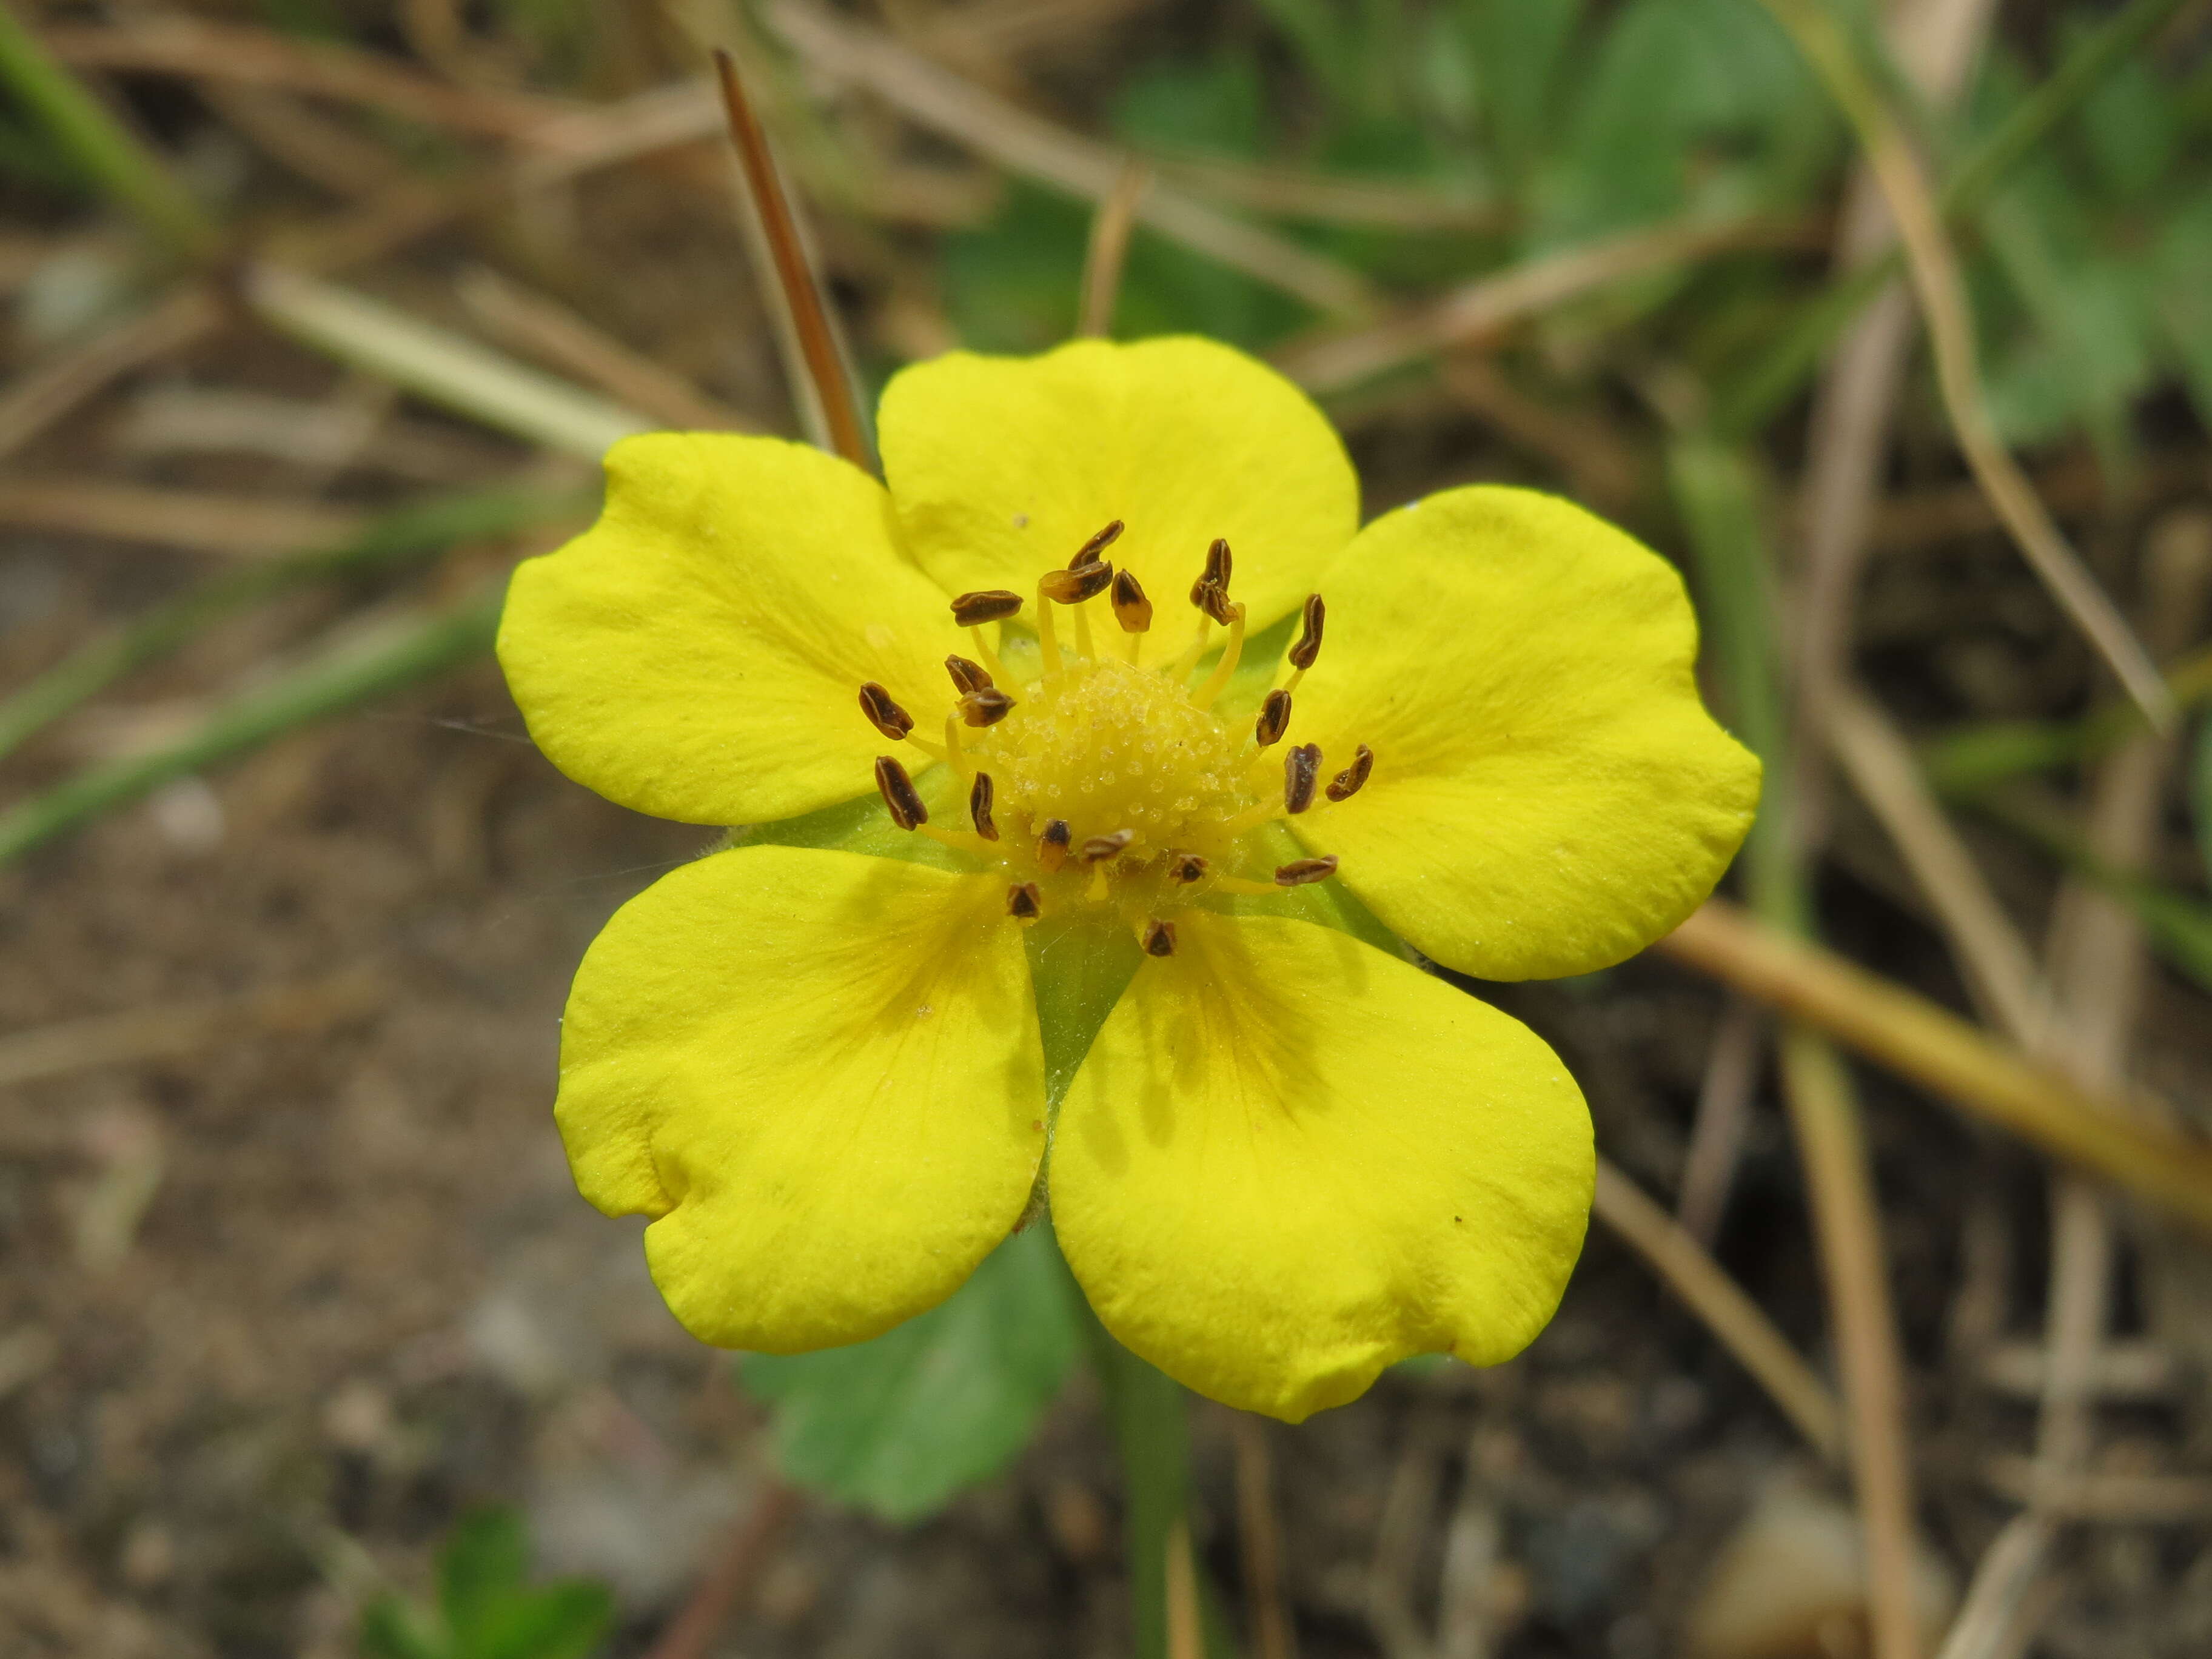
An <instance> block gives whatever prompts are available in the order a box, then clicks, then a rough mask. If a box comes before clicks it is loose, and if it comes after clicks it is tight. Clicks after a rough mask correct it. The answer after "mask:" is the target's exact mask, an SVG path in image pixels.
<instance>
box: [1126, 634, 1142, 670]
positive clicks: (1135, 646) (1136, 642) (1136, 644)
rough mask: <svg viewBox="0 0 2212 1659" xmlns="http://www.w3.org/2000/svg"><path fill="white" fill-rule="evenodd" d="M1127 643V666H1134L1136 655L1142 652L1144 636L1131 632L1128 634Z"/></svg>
mask: <svg viewBox="0 0 2212 1659" xmlns="http://www.w3.org/2000/svg"><path fill="white" fill-rule="evenodd" d="M1127 643H1128V647H1129V666H1130V667H1132V668H1134V667H1135V666H1136V665H1137V659H1138V657H1139V656H1140V655H1141V654H1142V653H1143V652H1144V649H1145V636H1144V635H1142V634H1132V635H1129V636H1128V641H1127Z"/></svg>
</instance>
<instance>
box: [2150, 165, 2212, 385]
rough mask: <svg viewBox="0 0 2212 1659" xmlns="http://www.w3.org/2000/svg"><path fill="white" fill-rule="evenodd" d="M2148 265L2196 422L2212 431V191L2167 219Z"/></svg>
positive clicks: (2162, 323)
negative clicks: (2198, 421)
mask: <svg viewBox="0 0 2212 1659" xmlns="http://www.w3.org/2000/svg"><path fill="white" fill-rule="evenodd" d="M2149 264H2150V270H2151V281H2152V283H2153V289H2154V299H2153V301H2152V304H2153V305H2154V307H2155V308H2156V310H2157V313H2158V320H2159V324H2160V328H2161V329H2162V330H2163V331H2164V333H2165V336H2166V343H2167V344H2168V345H2169V346H2170V347H2171V348H2172V350H2173V352H2174V354H2175V355H2176V356H2178V357H2179V359H2180V362H2181V373H2182V378H2183V380H2184V381H2185V384H2186V385H2187V386H2188V387H2189V395H2190V398H2191V401H2192V402H2193V403H2194V404H2196V406H2197V419H2198V420H2200V421H2202V422H2203V423H2204V424H2205V425H2206V426H2207V427H2212V186H2207V187H2206V188H2204V189H2202V190H2200V191H2197V194H2196V195H2195V196H2194V197H2191V198H2190V199H2189V200H2187V201H2185V202H2184V203H2183V204H2181V206H2180V207H2179V209H2177V210H2175V211H2174V212H2173V213H2172V216H2170V217H2168V219H2167V220H2166V224H2165V226H2164V228H2162V229H2161V230H2160V233H2159V236H2158V240H2157V241H2156V243H2155V244H2154V246H2153V247H2152V249H2151V255H2150V261H2149Z"/></svg>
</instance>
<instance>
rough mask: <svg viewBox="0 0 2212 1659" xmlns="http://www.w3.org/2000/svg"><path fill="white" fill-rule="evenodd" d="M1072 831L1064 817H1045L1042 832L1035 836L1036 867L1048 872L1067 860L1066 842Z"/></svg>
mask: <svg viewBox="0 0 2212 1659" xmlns="http://www.w3.org/2000/svg"><path fill="white" fill-rule="evenodd" d="M1073 834H1074V831H1073V830H1072V829H1069V828H1068V827H1067V820H1066V818H1047V819H1046V820H1045V822H1044V834H1042V835H1041V836H1038V837H1037V850H1036V861H1037V868H1038V869H1040V870H1043V871H1046V872H1051V871H1054V870H1057V869H1059V868H1060V866H1061V865H1063V864H1065V863H1066V862H1067V843H1068V840H1069V838H1070V837H1071V836H1073Z"/></svg>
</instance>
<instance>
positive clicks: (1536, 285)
mask: <svg viewBox="0 0 2212 1659" xmlns="http://www.w3.org/2000/svg"><path fill="white" fill-rule="evenodd" d="M1796 234H1797V232H1796V229H1795V228H1792V227H1788V226H1781V225H1778V224H1777V223H1776V222H1773V221H1771V220H1743V219H1735V220H1729V221H1725V222H1721V223H1718V224H1716V223H1713V222H1710V221H1703V220H1700V221H1695V222H1688V221H1686V222H1677V223H1674V224H1666V225H1660V226H1657V227H1656V228H1650V229H1644V230H1632V231H1627V232H1625V233H1624V234H1620V235H1618V236H1612V237H1608V238H1607V239H1606V240H1603V241H1600V242H1594V243H1591V244H1590V245H1589V246H1586V247H1577V248H1569V249H1568V250H1566V251H1565V252H1563V253H1552V254H1547V255H1545V256H1543V257H1542V258H1537V259H1532V260H1530V261H1529V262H1528V264H1523V265H1516V266H1515V267H1513V268H1512V269H1511V270H1504V271H1500V272H1498V273H1496V274H1494V275H1492V276H1485V277H1483V278H1481V279H1480V281H1477V282H1474V283H1468V284H1467V285H1466V286H1465V287H1463V288H1461V289H1455V290H1454V291H1453V292H1451V293H1449V294H1447V295H1445V296H1444V297H1443V299H1441V300H1437V301H1431V303H1429V304H1427V305H1425V306H1421V307H1418V308H1416V309H1414V310H1412V311H1408V312H1406V313H1403V314H1401V315H1400V316H1397V317H1394V318H1391V319H1389V320H1387V321H1384V322H1380V323H1376V324H1374V325H1370V326H1368V327H1364V328H1359V329H1355V330H1352V331H1349V332H1346V333H1341V334H1333V335H1328V336H1324V337H1320V338H1316V339H1313V340H1309V341H1307V342H1305V343H1303V344H1297V345H1292V346H1290V347H1287V348H1285V349H1283V350H1281V351H1279V352H1277V353H1276V354H1275V363H1276V367H1278V368H1280V369H1281V370H1282V371H1283V372H1284V373H1285V374H1288V375H1289V376H1290V377H1291V379H1292V380H1296V381H1297V382H1298V384H1299V385H1301V386H1304V387H1305V388H1306V389H1307V390H1308V391H1309V392H1319V393H1323V394H1327V393H1330V392H1343V391H1346V390H1349V389H1350V388H1352V387H1353V386H1358V385H1359V384H1360V383H1361V382H1362V381H1364V380H1373V379H1375V378H1376V376H1377V375H1381V374H1388V373H1389V371H1390V370H1392V369H1395V368H1404V367H1405V366H1407V364H1409V363H1413V362H1419V360H1420V359H1422V358H1424V357H1427V356H1433V355H1434V354H1435V353H1437V352H1438V351H1442V350H1443V349H1446V348H1447V347H1449V346H1455V345H1463V344H1467V343H1470V342H1474V341H1478V340H1481V339H1484V338H1486V337H1488V336H1490V335H1492V334H1496V333H1498V332H1499V331H1503V330H1504V329H1507V328H1510V327H1512V326H1513V325H1516V324H1518V323H1522V322H1526V321H1527V320H1528V319H1530V318H1532V317H1537V316H1541V315H1542V314H1543V313H1545V312H1547V311H1550V310H1552V309H1553V308H1554V307H1559V306H1562V305H1565V304H1566V303H1567V302H1568V301H1571V300H1577V299H1580V298H1581V297H1582V296H1583V295H1585V294H1589V293H1590V292H1592V291H1593V290H1595V289H1601V288H1603V287H1605V286H1606V285H1607V283H1618V282H1623V281H1626V279H1628V278H1629V277H1632V276H1647V275H1649V274H1650V273H1651V272H1653V271H1657V270H1667V269H1668V267H1670V266H1674V265H1678V264H1686V263H1688V262H1689V261H1692V260H1694V259H1700V258H1705V257H1706V256H1707V255H1709V254H1712V253H1717V252H1721V251H1723V249H1726V248H1731V247H1747V246H1761V245H1771V244H1773V243H1775V242H1778V241H1782V240H1794V239H1795V238H1796Z"/></svg>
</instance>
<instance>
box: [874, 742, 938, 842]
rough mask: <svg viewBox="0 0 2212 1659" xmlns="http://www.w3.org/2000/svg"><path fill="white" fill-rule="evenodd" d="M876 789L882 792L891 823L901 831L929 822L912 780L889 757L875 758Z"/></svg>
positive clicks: (925, 809)
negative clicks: (888, 809)
mask: <svg viewBox="0 0 2212 1659" xmlns="http://www.w3.org/2000/svg"><path fill="white" fill-rule="evenodd" d="M876 787H877V788H878V789H880V790H881V791H883V796H884V805H886V806H888V807H890V811H891V822H892V823H896V825H898V827H899V828H900V829H919V828H921V825H923V824H925V823H928V822H929V809H928V808H927V806H924V805H922V804H921V794H920V793H919V792H917V791H916V790H915V787H914V780H913V779H912V778H910V777H908V776H907V775H906V768H904V767H903V766H901V765H900V764H899V763H897V762H896V761H895V760H893V759H892V758H891V757H890V756H889V755H878V756H877V757H876Z"/></svg>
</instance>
